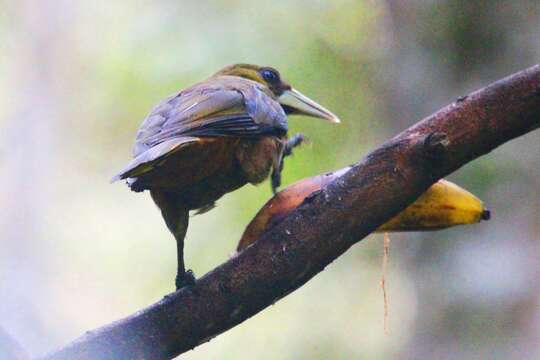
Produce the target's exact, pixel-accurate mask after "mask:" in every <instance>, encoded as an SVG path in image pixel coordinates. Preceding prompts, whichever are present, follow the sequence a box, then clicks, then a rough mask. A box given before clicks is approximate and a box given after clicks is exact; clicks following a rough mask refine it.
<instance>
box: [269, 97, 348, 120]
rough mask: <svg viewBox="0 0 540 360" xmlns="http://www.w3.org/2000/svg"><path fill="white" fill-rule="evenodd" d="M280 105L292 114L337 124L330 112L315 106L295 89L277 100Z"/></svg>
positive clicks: (335, 117) (314, 103)
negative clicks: (288, 109)
mask: <svg viewBox="0 0 540 360" xmlns="http://www.w3.org/2000/svg"><path fill="white" fill-rule="evenodd" d="M278 101H279V103H280V104H281V105H284V106H286V107H288V108H290V109H291V110H292V112H291V113H292V114H302V115H307V116H313V117H317V118H321V119H324V120H328V121H330V122H332V123H339V122H340V121H339V118H338V117H337V116H336V115H334V114H332V113H331V112H330V110H328V109H326V108H325V107H323V106H321V105H319V104H317V103H316V102H315V101H313V100H311V99H310V98H308V97H307V96H305V95H303V94H302V93H300V92H299V91H296V90H295V89H291V90H286V91H285V92H283V94H281V96H280V97H279V98H278Z"/></svg>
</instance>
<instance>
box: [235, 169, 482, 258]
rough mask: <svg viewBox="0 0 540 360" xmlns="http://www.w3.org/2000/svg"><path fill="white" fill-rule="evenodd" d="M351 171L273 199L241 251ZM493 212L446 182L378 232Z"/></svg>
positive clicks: (304, 183) (468, 220)
mask: <svg viewBox="0 0 540 360" xmlns="http://www.w3.org/2000/svg"><path fill="white" fill-rule="evenodd" d="M348 170H349V168H344V169H341V170H338V171H335V172H333V173H327V174H324V175H317V176H313V177H310V178H307V179H303V180H300V181H298V182H296V183H294V184H292V185H290V186H288V187H287V188H285V189H284V190H282V191H280V192H279V193H277V194H276V195H275V196H274V197H273V198H271V199H270V200H269V201H268V202H267V203H266V204H265V205H264V206H263V207H262V209H261V210H259V212H258V213H257V215H256V216H255V217H254V218H253V220H251V222H250V223H249V225H248V226H247V227H246V230H245V231H244V234H243V235H242V238H241V239H240V242H239V243H238V246H237V251H240V250H242V249H244V248H246V247H247V246H248V245H250V244H252V243H253V242H255V241H256V240H257V239H258V238H259V237H260V235H261V234H262V233H264V232H265V231H268V230H269V229H270V228H272V227H273V226H275V225H276V224H277V223H279V222H280V221H281V220H282V219H283V218H285V217H286V216H287V215H288V214H289V213H291V212H292V211H293V210H294V209H296V208H297V207H298V206H299V205H300V204H302V202H303V201H304V199H305V198H306V197H308V196H309V195H310V194H312V193H313V192H315V191H317V190H320V189H322V188H323V187H324V186H326V185H327V184H329V183H330V182H331V181H332V180H334V179H336V178H337V177H339V176H341V175H343V174H344V173H345V172H347V171H348ZM489 217H490V213H489V211H488V210H487V209H486V208H485V207H484V204H483V203H482V201H481V200H480V199H478V198H477V197H476V196H474V195H473V194H471V193H470V192H468V191H467V190H465V189H463V188H461V187H459V186H457V185H456V184H454V183H451V182H450V181H446V180H439V181H438V182H436V183H435V184H433V185H432V186H431V187H430V188H429V189H428V190H427V191H426V192H425V193H424V194H423V195H421V196H420V197H419V198H418V199H417V200H416V201H415V202H414V203H413V204H411V205H410V206H409V207H407V208H406V209H405V210H403V211H402V212H401V213H399V214H398V215H396V216H395V217H394V218H392V219H391V220H390V221H388V222H386V223H385V224H383V225H382V226H381V227H379V228H378V229H377V230H376V231H377V232H393V231H428V230H438V229H444V228H447V227H451V226H456V225H463V224H472V223H476V222H479V221H480V220H488V219H489Z"/></svg>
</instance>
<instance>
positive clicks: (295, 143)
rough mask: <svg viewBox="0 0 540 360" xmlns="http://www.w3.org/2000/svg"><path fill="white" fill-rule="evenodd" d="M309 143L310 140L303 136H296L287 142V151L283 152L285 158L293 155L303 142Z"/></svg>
mask: <svg viewBox="0 0 540 360" xmlns="http://www.w3.org/2000/svg"><path fill="white" fill-rule="evenodd" d="M306 141H309V140H308V138H307V137H306V136H305V135H303V134H294V135H293V136H291V137H290V138H289V140H287V143H286V144H285V150H284V151H283V157H287V156H289V155H291V154H292V151H293V149H294V148H295V147H297V146H299V145H301V144H302V143H303V142H306Z"/></svg>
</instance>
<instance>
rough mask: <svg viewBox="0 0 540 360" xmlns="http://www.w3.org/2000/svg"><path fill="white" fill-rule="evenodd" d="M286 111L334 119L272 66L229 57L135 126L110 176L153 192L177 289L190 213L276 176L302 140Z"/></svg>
mask: <svg viewBox="0 0 540 360" xmlns="http://www.w3.org/2000/svg"><path fill="white" fill-rule="evenodd" d="M288 115H306V116H309V117H315V118H321V119H324V120H327V121H329V122H332V123H339V122H340V120H339V118H338V117H337V116H336V115H334V114H333V113H332V112H330V111H329V110H327V109H326V108H324V107H323V106H321V105H319V104H317V103H316V102H314V101H313V100H311V99H309V98H308V97H307V96H305V95H303V94H302V93H300V92H299V91H297V90H295V89H294V88H293V87H291V85H290V84H289V83H287V82H286V81H284V80H283V79H282V77H281V75H280V73H279V72H278V71H277V70H276V69H275V68H272V67H269V66H258V65H251V64H234V65H229V66H226V67H224V68H223V69H221V70H219V71H218V72H216V73H215V74H214V75H212V76H210V77H209V78H207V79H206V80H203V81H201V82H199V83H196V84H194V85H192V86H190V87H188V88H186V89H184V90H181V91H178V92H177V93H175V94H173V95H171V96H170V97H168V98H166V99H164V100H163V101H161V102H160V103H159V104H158V105H157V106H155V107H154V108H153V109H152V110H151V111H150V113H149V114H148V115H147V117H146V118H145V119H144V120H143V122H142V124H141V126H140V128H139V129H138V131H137V134H136V138H135V144H134V147H133V160H132V161H131V162H129V163H128V165H127V166H126V167H125V168H124V169H123V170H122V171H120V172H119V173H118V174H117V175H115V176H114V177H113V178H112V179H111V181H112V182H114V181H117V180H121V179H127V184H128V186H129V187H130V188H131V190H133V191H135V192H142V191H145V190H149V191H150V195H151V197H152V199H153V201H154V203H155V204H156V205H157V207H158V208H159V209H160V210H161V215H162V217H163V219H164V221H165V224H166V226H167V228H168V229H169V231H170V232H171V233H172V235H173V236H174V238H175V239H176V244H177V262H178V267H177V274H176V279H175V285H176V289H177V290H178V289H180V288H182V287H184V286H186V285H193V284H194V282H195V277H194V274H193V272H192V271H191V270H188V271H186V270H185V264H184V238H185V236H186V232H187V228H188V222H189V212H190V211H196V212H197V213H203V212H206V211H208V210H210V209H211V208H213V207H214V204H215V202H216V201H217V200H218V199H219V198H221V197H222V196H223V195H225V194H227V193H229V192H231V191H234V190H236V189H238V188H240V187H242V186H244V185H245V184H247V183H251V184H259V183H261V182H263V181H264V180H265V179H267V178H268V177H269V176H270V172H272V174H271V183H272V189H273V191H274V193H275V190H276V188H277V187H278V186H279V185H280V183H281V171H282V169H283V159H284V157H285V156H287V155H289V154H290V153H291V151H292V149H293V148H294V147H295V146H297V145H299V144H300V143H302V141H304V139H305V138H304V136H303V135H301V134H297V135H295V136H292V137H291V138H288V137H287V131H288V123H287V116H288Z"/></svg>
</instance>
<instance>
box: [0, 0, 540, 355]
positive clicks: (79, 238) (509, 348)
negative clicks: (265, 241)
mask: <svg viewBox="0 0 540 360" xmlns="http://www.w3.org/2000/svg"><path fill="white" fill-rule="evenodd" d="M539 59H540V4H539V3H538V1H535V0H529V1H527V0H518V1H510V0H508V1H466V0H442V1H433V0H432V1H420V0H417V1H398V0H392V1H390V0H389V1H368V0H365V1H352V0H337V1H313V0H312V1H273V2H262V1H260V2H254V1H247V0H231V1H218V0H213V1H195V0H191V1H165V0H160V1H145V0H138V1H126V0H119V1H102V0H95V1H68V0H44V1H39V0H34V1H30V0H20V1H17V2H14V1H7V0H4V1H1V0H0V89H1V90H0V92H1V96H0V202H1V204H2V207H1V211H2V216H1V217H0V326H2V327H3V328H5V329H6V330H7V331H8V332H10V333H11V334H12V335H14V336H15V337H16V338H18V339H19V340H20V342H21V343H22V344H23V345H24V346H25V347H26V348H27V349H28V350H29V351H30V353H31V354H33V355H39V354H43V353H45V352H48V351H51V350H53V349H54V348H56V347H58V346H60V345H62V344H65V343H66V342H68V341H70V340H72V339H74V338H75V337H77V336H79V335H81V334H82V333H84V332H85V331H86V330H89V329H92V328H94V327H97V326H100V325H103V324H105V323H108V322H110V321H112V320H116V319H118V318H121V317H123V316H126V315H128V314H130V313H132V312H134V311H136V310H137V309H140V308H142V307H144V306H146V305H148V304H150V303H152V302H154V301H156V300H158V299H160V298H161V297H162V296H163V295H164V294H166V293H169V292H171V291H172V290H173V288H172V285H173V278H174V273H175V269H176V265H175V264H176V257H175V242H174V240H173V239H172V237H171V236H170V235H169V233H168V232H167V230H166V228H165V226H164V224H163V223H162V219H161V217H160V214H159V211H158V210H157V209H156V208H155V206H154V205H153V203H152V201H151V200H150V198H149V195H148V194H147V193H144V194H135V193H132V192H130V191H129V190H128V188H127V187H125V186H124V185H123V184H119V183H116V184H114V185H110V184H109V182H108V181H109V178H110V177H111V176H112V175H113V174H114V173H116V172H117V171H118V170H119V169H121V168H122V167H123V166H124V164H125V163H126V162H127V161H128V160H129V159H130V150H131V146H132V142H133V139H134V136H135V131H136V129H137V127H138V126H139V124H140V122H141V121H142V119H143V118H144V116H145V115H146V113H147V112H148V111H149V110H150V109H151V108H152V107H153V106H154V104H155V103H157V102H158V101H159V100H160V99H162V98H164V97H166V96H168V95H169V94H171V93H173V92H175V91H177V90H179V89H181V88H183V87H186V86H188V85H190V84H192V83H194V82H196V81H198V80H201V79H204V78H205V77H207V76H209V75H210V74H212V73H214V72H215V71H216V70H218V69H219V68H221V67H223V66H224V65H227V64H230V63H236V62H248V63H256V64H260V65H272V66H274V67H276V68H277V69H279V70H280V71H281V73H282V74H283V76H284V78H285V79H287V80H288V81H290V82H291V83H292V84H294V86H295V87H296V88H298V89H299V90H300V91H302V92H303V93H304V94H306V95H308V96H310V97H311V98H313V99H315V100H316V101H317V102H319V103H321V104H323V105H324V106H326V107H328V108H329V109H331V110H332V111H333V112H335V113H336V114H337V115H338V116H340V118H341V119H342V124H341V125H339V126H332V125H329V124H327V123H324V122H322V121H321V122H320V121H316V120H311V119H308V118H301V117H298V118H292V119H290V122H289V123H290V127H291V134H292V133H295V132H303V133H304V134H306V135H307V136H309V138H310V139H311V141H312V144H311V145H308V146H305V147H303V148H301V149H299V150H298V151H296V153H295V154H294V157H292V158H290V159H288V161H287V164H286V169H285V173H284V176H285V178H284V180H285V184H287V183H290V182H292V181H295V180H297V179H300V178H303V177H306V176H309V175H313V174H317V173H321V172H325V171H329V170H334V169H337V168H340V167H343V166H345V165H348V164H350V163H352V162H355V161H357V160H358V159H360V158H361V157H362V156H363V155H364V154H366V153H367V152H368V151H369V150H370V149H372V148H373V147H375V146H377V145H379V144H381V143H382V142H383V141H384V140H385V139H387V138H389V137H391V136H393V135H395V134H396V133H398V132H399V131H400V130H402V129H404V128H406V127H408V126H409V125H411V124H413V123H414V122H416V121H418V120H419V119H421V118H422V117H424V116H427V115H429V114H430V113H432V112H433V111H436V110H437V109H439V108H440V107H442V106H444V105H446V104H448V103H451V102H452V101H453V100H454V99H456V98H457V97H459V96H460V95H464V94H466V93H468V92H470V91H472V90H475V89H477V88H479V87H481V86H483V85H486V84H488V83H489V82H491V81H494V80H497V79H499V78H501V77H503V76H506V75H508V74H510V73H512V72H515V71H518V70H520V69H522V68H525V67H528V66H530V65H533V64H534V63H536V62H539ZM539 178H540V147H539V134H538V131H537V132H535V133H531V134H528V135H527V136H525V137H522V138H520V139H518V140H515V141H513V142H511V143H510V144H507V145H505V146H503V147H502V148H499V149H497V150H495V151H494V152H492V153H491V154H489V155H488V156H486V157H484V158H482V159H479V160H477V161H474V162H473V163H471V164H469V165H467V166H465V167H464V168H463V169H461V170H459V171H458V172H457V173H455V174H453V175H452V176H451V177H450V179H451V180H453V181H455V182H457V183H458V184H460V185H461V186H463V187H465V188H467V189H469V190H471V191H473V192H474V193H475V194H477V195H478V196H479V197H481V198H482V199H483V200H484V201H485V202H486V203H487V205H488V206H489V207H490V208H491V209H492V210H493V215H494V216H493V220H492V221H491V222H489V223H482V224H479V225H474V226H469V227H461V228H455V229H451V230H447V231H441V232H435V233H427V234H418V233H410V234H403V235H402V234H396V235H393V236H391V238H392V240H393V242H392V246H391V255H390V263H389V269H388V274H387V286H388V292H389V307H390V313H389V333H388V334H385V333H384V330H383V299H382V293H381V289H380V284H379V281H380V276H381V263H382V261H381V259H382V235H373V236H371V237H369V238H368V239H366V240H364V241H362V242H361V243H359V244H358V245H356V246H355V247H354V248H352V249H351V250H350V251H349V252H348V253H347V254H345V255H344V256H342V257H341V258H339V259H338V260H336V261H335V262H334V263H333V264H332V265H331V266H329V267H328V268H327V269H326V270H325V271H324V272H322V273H321V274H320V275H318V276H317V277H316V278H314V279H313V280H311V281H310V282H309V283H308V284H307V285H305V286H304V287H302V288H301V289H299V290H298V291H296V292H294V293H293V294H291V295H289V296H288V297H286V298H285V299H283V300H281V301H279V302H278V303H276V304H275V305H274V306H272V307H270V308H268V309H266V310H265V311H263V312H262V313H260V314H258V315H256V316H255V317H254V318H252V319H250V320H248V321H246V322H245V323H243V324H241V325H240V326H237V327H236V328H234V329H232V330H231V331H229V332H227V333H225V334H222V335H220V336H219V337H217V338H215V339H213V340H212V341H210V342H209V343H207V344H204V345H202V346H200V347H198V348H196V349H195V350H194V351H191V352H189V353H187V354H185V355H184V356H183V358H185V359H221V358H223V359H233V358H234V359H242V358H244V359H250V358H254V357H255V358H257V359H329V358H332V359H351V358H355V359H424V358H435V359H458V358H459V359H485V358H489V359H533V358H536V359H538V358H540V350H539V347H538V344H540V282H539V281H538V278H539V275H540V261H539V259H540V242H539V240H540V235H539V233H540V215H539V214H540V205H539V204H540V201H539V200H540V196H539V189H540V180H538V179H539ZM270 196H271V193H270V185H269V184H268V183H264V184H262V185H261V186H258V187H253V186H250V185H248V186H246V187H244V188H242V189H241V190H239V191H237V192H235V193H233V194H229V195H227V196H225V197H224V198H223V199H222V200H220V201H219V203H218V207H217V208H216V209H215V210H213V211H211V212H210V213H207V214H205V215H202V216H197V217H194V218H193V219H192V221H191V224H190V229H189V233H188V239H187V245H186V260H187V264H188V266H189V267H191V268H192V269H193V270H194V271H195V273H196V274H197V275H198V276H201V275H203V274H204V273H206V272H207V271H208V270H210V269H212V268H213V267H215V266H216V265H218V264H220V263H221V262H223V261H225V260H226V259H227V258H228V256H229V254H230V253H231V252H232V251H233V249H234V247H235V245H236V242H237V240H238V239H239V237H240V235H241V233H242V231H243V229H244V227H245V225H246V224H247V223H248V222H249V220H250V219H251V218H252V217H253V215H254V214H255V212H256V211H257V210H258V209H259V208H260V207H261V206H262V204H263V203H264V202H265V201H266V200H267V199H268V198H269V197H270Z"/></svg>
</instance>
